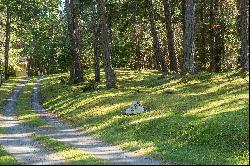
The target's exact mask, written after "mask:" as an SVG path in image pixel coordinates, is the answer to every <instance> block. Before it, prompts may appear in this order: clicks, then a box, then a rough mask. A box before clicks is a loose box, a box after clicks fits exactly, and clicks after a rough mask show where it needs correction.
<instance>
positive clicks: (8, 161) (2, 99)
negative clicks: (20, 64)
mask: <svg viewBox="0 0 250 166" xmlns="http://www.w3.org/2000/svg"><path fill="white" fill-rule="evenodd" d="M22 79H24V77H18V78H10V79H9V80H8V81H7V82H5V83H3V85H2V86H0V114H2V113H3V111H4V110H3V109H4V106H5V104H6V99H7V98H8V97H9V95H10V93H11V92H12V90H13V89H14V88H15V87H16V86H17V85H18V84H19V83H20V80H22ZM1 134H4V128H3V127H2V126H0V136H1ZM17 164H19V163H18V162H17V161H16V160H15V159H14V158H13V157H12V156H11V155H10V154H8V153H7V152H6V151H5V150H4V148H3V147H2V146H1V145H0V165H17Z"/></svg>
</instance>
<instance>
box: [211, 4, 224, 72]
mask: <svg viewBox="0 0 250 166" xmlns="http://www.w3.org/2000/svg"><path fill="white" fill-rule="evenodd" d="M210 5H211V6H210V23H209V24H210V26H209V27H210V29H209V30H210V71H213V72H219V71H220V70H221V54H222V53H221V51H220V49H221V48H220V47H219V45H221V43H220V41H221V39H220V38H221V37H220V34H219V33H220V31H221V30H220V29H219V28H218V27H219V26H218V24H217V22H216V16H217V15H218V10H219V0H211V4H210Z"/></svg>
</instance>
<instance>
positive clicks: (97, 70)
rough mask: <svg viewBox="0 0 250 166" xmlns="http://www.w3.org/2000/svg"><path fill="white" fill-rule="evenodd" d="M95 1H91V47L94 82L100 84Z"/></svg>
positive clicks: (98, 33)
mask: <svg viewBox="0 0 250 166" xmlns="http://www.w3.org/2000/svg"><path fill="white" fill-rule="evenodd" d="M95 5H96V1H95V0H93V1H92V23H93V34H94V40H93V47H94V63H95V82H100V60H99V57H100V47H99V45H100V43H99V35H100V32H99V29H100V28H99V26H98V25H97V13H96V7H95Z"/></svg>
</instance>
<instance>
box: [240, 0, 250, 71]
mask: <svg viewBox="0 0 250 166" xmlns="http://www.w3.org/2000/svg"><path fill="white" fill-rule="evenodd" d="M238 9H239V14H240V15H239V24H240V25H239V36H240V64H241V68H242V70H243V71H249V1H248V0H238Z"/></svg>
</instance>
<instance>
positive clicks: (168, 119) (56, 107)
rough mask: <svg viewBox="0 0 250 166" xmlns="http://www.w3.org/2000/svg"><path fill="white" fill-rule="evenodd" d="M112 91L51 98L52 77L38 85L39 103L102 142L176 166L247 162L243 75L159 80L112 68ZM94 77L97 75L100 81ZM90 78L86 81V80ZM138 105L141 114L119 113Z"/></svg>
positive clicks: (65, 92)
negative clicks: (114, 75)
mask: <svg viewBox="0 0 250 166" xmlns="http://www.w3.org/2000/svg"><path fill="white" fill-rule="evenodd" d="M116 73H117V78H118V89H111V90H107V89H106V88H105V82H101V83H100V84H99V85H98V87H97V89H98V90H97V91H91V92H88V91H87V92H84V93H83V92H82V90H81V89H82V87H84V85H77V86H76V85H75V86H68V87H67V88H62V87H60V86H62V85H59V92H60V93H56V91H57V89H56V88H55V87H56V86H55V85H56V82H57V81H58V78H59V77H60V75H53V76H48V77H47V78H45V80H44V81H43V82H42V94H43V97H44V105H45V106H46V107H47V108H49V109H50V110H52V111H53V112H54V113H56V114H57V115H58V116H59V117H61V118H62V119H64V120H65V121H67V122H69V123H71V124H73V125H75V126H77V127H81V128H82V129H84V130H87V131H88V132H89V133H90V134H93V135H95V136H96V137H98V138H101V139H104V140H105V141H107V142H110V143H113V144H116V145H119V146H121V147H122V148H125V149H129V150H136V151H137V152H139V153H144V154H149V155H152V156H154V157H157V158H161V159H163V160H166V161H169V160H170V161H173V162H178V163H180V164H249V159H248V157H249V151H248V148H249V134H248V131H249V126H248V123H249V119H248V115H249V106H248V101H249V96H248V93H249V86H248V83H249V77H248V75H245V76H244V75H243V76H242V75H239V74H237V72H227V73H218V74H211V73H207V72H201V73H198V74H195V75H189V76H187V78H186V81H185V82H183V81H182V79H183V78H182V76H180V75H176V76H169V77H165V78H160V79H159V76H160V74H159V73H157V72H152V71H141V72H134V71H130V70H117V71H116ZM103 74H104V73H102V77H103ZM92 77H93V76H92ZM133 100H139V101H141V102H142V105H143V106H144V107H145V108H146V112H145V113H144V114H142V115H135V116H124V115H122V114H121V110H124V109H125V108H127V107H128V106H129V105H130V104H131V101H133Z"/></svg>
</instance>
